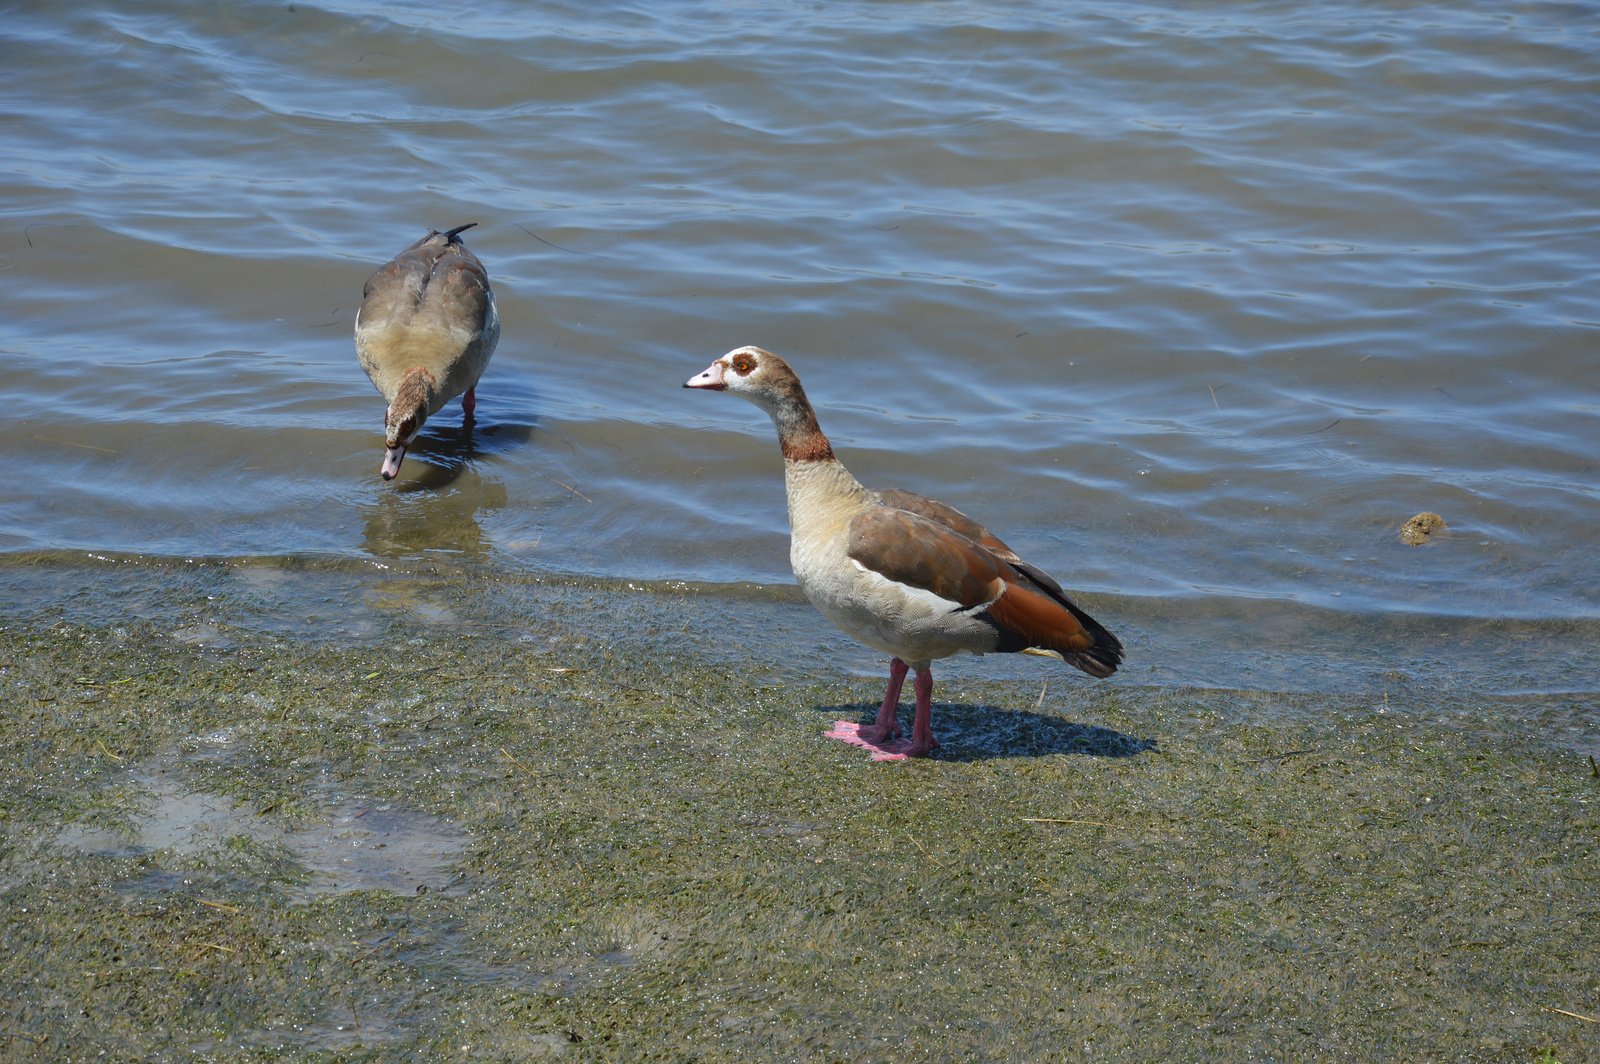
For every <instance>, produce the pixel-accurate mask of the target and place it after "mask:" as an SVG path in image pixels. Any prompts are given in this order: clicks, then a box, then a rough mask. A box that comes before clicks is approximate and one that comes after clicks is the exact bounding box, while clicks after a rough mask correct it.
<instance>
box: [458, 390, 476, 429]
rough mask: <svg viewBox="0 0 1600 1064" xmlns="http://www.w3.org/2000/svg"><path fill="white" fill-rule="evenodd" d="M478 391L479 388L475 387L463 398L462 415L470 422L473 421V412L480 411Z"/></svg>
mask: <svg viewBox="0 0 1600 1064" xmlns="http://www.w3.org/2000/svg"><path fill="white" fill-rule="evenodd" d="M477 391H478V389H477V386H476V385H474V386H473V387H471V388H468V389H467V392H466V394H465V395H463V396H462V397H461V414H462V416H463V417H465V418H466V419H467V420H469V421H470V420H471V419H472V412H473V411H474V410H476V409H478V396H477V394H476V393H477Z"/></svg>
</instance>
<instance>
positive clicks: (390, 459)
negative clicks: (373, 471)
mask: <svg viewBox="0 0 1600 1064" xmlns="http://www.w3.org/2000/svg"><path fill="white" fill-rule="evenodd" d="M405 460H406V445H405V444H403V443H397V444H395V445H394V446H393V447H391V448H389V453H388V454H386V455H384V456H383V469H381V470H380V472H381V473H382V474H383V479H384V480H393V479H394V478H395V477H396V476H398V475H399V473H400V463H401V462H404V461H405Z"/></svg>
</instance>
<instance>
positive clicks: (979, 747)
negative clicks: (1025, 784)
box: [813, 702, 1161, 761]
mask: <svg viewBox="0 0 1600 1064" xmlns="http://www.w3.org/2000/svg"><path fill="white" fill-rule="evenodd" d="M813 708H814V709H815V711H816V712H817V713H818V714H821V715H823V716H825V717H826V719H827V722H828V723H829V724H832V723H833V722H834V721H835V720H853V721H859V722H860V723H862V724H871V723H872V722H873V721H875V720H877V718H878V705H877V703H875V702H855V703H851V704H849V705H842V706H815V707H813ZM911 713H912V707H911V706H909V705H902V706H901V707H900V724H901V726H902V727H903V728H905V729H906V730H907V731H909V730H910V727H911ZM933 734H934V735H935V736H936V737H937V738H938V740H939V749H938V752H937V756H938V759H939V760H941V761H987V760H990V759H992V758H998V757H1044V756H1046V755H1049V754H1082V755H1084V756H1086V757H1135V756H1137V755H1139V754H1143V753H1158V754H1159V753H1160V752H1161V748H1160V747H1159V746H1158V745H1157V744H1156V741H1155V740H1154V739H1136V738H1134V737H1133V736H1131V735H1124V734H1123V733H1122V732H1119V731H1117V730H1116V729H1115V728H1105V727H1102V726H1100V725H1098V724H1079V723H1077V722H1076V721H1070V720H1065V719H1063V718H1061V717H1057V716H1052V715H1050V714H1047V713H1036V712H1034V711H1033V710H1029V709H1002V708H1001V707H999V706H978V705H970V704H966V703H935V704H934V707H933Z"/></svg>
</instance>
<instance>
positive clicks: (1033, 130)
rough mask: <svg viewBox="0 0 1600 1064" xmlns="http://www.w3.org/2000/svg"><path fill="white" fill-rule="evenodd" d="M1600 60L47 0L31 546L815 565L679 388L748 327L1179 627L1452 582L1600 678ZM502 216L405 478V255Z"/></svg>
mask: <svg viewBox="0 0 1600 1064" xmlns="http://www.w3.org/2000/svg"><path fill="white" fill-rule="evenodd" d="M1597 64H1600V19H1596V18H1595V12H1594V9H1593V7H1592V6H1590V5H1583V4H1559V3H1501V4H1484V3H1473V2H1467V3H1455V4H1450V5H1442V4H1435V5H1422V4H1409V3H1388V4H1377V3H1349V4H1341V5H1336V6H1333V7H1328V6H1323V7H1318V6H1316V5H1311V6H1308V5H1305V4H1300V3H1287V2H1277V3H1247V4H1237V5H1228V6H1226V7H1225V8H1219V9H1216V11H1215V12H1210V11H1207V10H1205V9H1203V8H1201V7H1198V6H1194V5H1178V4H1169V5H1159V6H1158V5H1147V4H1122V3H1094V4H1081V5H1067V4H1046V3H993V4H985V3H965V2H960V0H952V2H946V3H922V2H899V3H893V2H881V0H875V2H870V3H865V2H863V3H850V2H842V3H830V4H825V5H823V4H796V3H771V2H755V0H752V2H746V3H673V2H658V3H650V4H636V5H596V4H577V3H568V4H544V5H538V6H537V7H535V8H529V7H528V6H527V5H523V4H516V3H505V2H496V0H488V2H485V3H480V4H476V5H473V7H472V8H471V10H470V11H466V12H463V13H459V14H458V13H454V12H450V13H444V14H441V13H440V9H438V8H437V7H436V5H424V4H419V3H393V2H385V3H382V4H378V3H367V2H361V0H347V2H337V0H336V2H328V3H301V2H298V0H297V2H295V3H281V2H280V3H272V4H266V3H237V4H226V5H204V6H200V5H192V4H177V3H171V2H168V0H140V2H137V3H135V2H131V0H128V2H114V3H105V2H89V3H83V4H72V5H64V4H59V3H22V4H18V5H12V6H11V7H10V8H9V10H8V14H7V16H6V18H5V19H4V22H3V24H0V98H3V107H4V111H5V114H6V116H7V117H6V120H5V122H4V123H3V124H0V145H3V147H4V150H5V164H4V166H0V364H3V366H4V370H5V372H4V376H3V378H0V401H3V402H4V405H5V409H6V411H7V416H6V417H5V418H4V420H3V422H0V457H3V459H4V462H5V469H6V473H7V480H8V484H7V490H6V491H5V492H4V494H3V496H0V551H4V552H9V553H11V554H12V555H14V556H24V555H25V556H28V557H35V556H39V555H43V556H45V557H49V558H53V559H56V560H57V561H61V560H70V559H73V558H82V557H83V556H85V555H87V554H91V553H98V554H112V555H120V556H134V557H138V558H141V559H150V558H183V557H196V556H204V557H207V558H213V559H216V558H222V559H228V558H247V557H248V558H254V559H263V558H285V559H299V560H302V561H304V560H305V559H308V558H309V559H313V560H322V561H326V562H329V563H339V564H346V563H350V564H360V563H363V562H366V563H371V564H374V565H383V566H389V567H391V570H392V569H394V568H396V567H398V568H401V569H403V568H404V567H406V566H408V565H413V566H414V565H419V564H428V565H431V566H439V565H449V564H458V563H459V564H462V565H466V566H469V567H470V568H471V569H472V570H473V571H474V572H479V573H488V574H489V575H490V576H491V577H492V576H493V574H495V573H501V574H505V575H506V576H507V577H508V578H509V577H511V576H516V577H518V578H525V577H527V576H528V575H529V574H545V575H562V576H568V577H575V578H582V579H595V580H615V579H621V580H643V581H682V582H683V583H684V586H689V587H698V588H705V589H708V590H717V589H721V588H723V586H724V585H745V584H759V585H772V584H790V583H792V577H791V575H790V574H789V570H788V556H787V523H786V514H785V509H784V501H783V491H782V483H781V462H780V459H779V456H778V451H777V446H776V443H775V441H774V438H773V434H772V429H771V426H770V423H768V422H767V421H766V419H765V416H764V415H762V414H761V413H760V412H759V411H758V410H757V409H756V408H754V407H752V406H750V405H748V404H745V403H742V402H740V401H738V400H735V399H731V398H728V397H726V396H719V395H714V394H706V393H699V392H686V391H683V390H682V389H681V387H680V385H681V384H682V382H683V381H684V380H685V379H686V378H688V377H689V376H691V375H692V374H694V373H697V372H699V371H700V370H701V369H703V368H704V367H705V366H706V365H707V364H708V363H709V362H710V361H711V359H712V358H714V357H715V356H717V355H719V354H721V353H723V352H725V351H727V350H728V349H730V348H732V347H735V346H738V345H741V344H747V343H752V344H759V345H761V346H764V347H767V348H770V349H771V350H773V351H776V352H778V353H779V354H782V355H783V356H785V357H786V358H788V359H789V360H790V361H791V363H792V364H793V365H794V366H795V367H796V369H797V370H798V372H799V373H800V375H801V377H802V378H803V380H804V381H805V383H806V386H807V388H808V391H809V392H810V395H811V397H812V399H813V401H814V402H815V403H816V405H817V407H818V413H819V417H820V419H821V421H822V425H823V428H824V430H825V431H826V432H828V434H829V435H830V437H831V438H832V440H833V442H834V445H835V448H836V450H837V451H838V452H839V454H840V456H841V457H842V458H843V460H844V461H845V463H846V464H847V465H849V466H850V468H851V469H852V470H853V471H854V472H855V473H856V474H857V475H858V476H859V477H860V478H861V479H862V480H863V481H865V482H866V483H868V484H869V485H872V486H881V487H903V488H908V489H911V490H914V491H919V492H923V493H926V494H929V495H933V496H935V497H937V498H940V499H942V500H944V501H946V502H948V503H951V504H952V505H955V506H957V507H959V508H961V509H963V510H965V511H967V512H968V513H970V514H972V515H973V516H975V517H977V518H978V519H979V520H981V521H983V522H984V523H985V524H987V525H988V526H989V527H990V528H992V529H993V530H995V531H996V532H997V533H998V534H1000V535H1001V536H1002V537H1003V538H1005V539H1006V540H1008V541H1009V542H1010V543H1011V544H1012V546H1014V547H1015V548H1017V549H1018V550H1019V552H1020V553H1022V554H1023V555H1024V556H1025V557H1028V558H1030V560H1033V561H1035V562H1037V563H1038V564H1040V565H1041V566H1042V567H1044V568H1045V569H1047V570H1049V571H1051V572H1053V573H1054V574H1056V575H1057V576H1058V577H1059V578H1060V579H1061V581H1062V583H1063V584H1064V585H1066V586H1067V587H1069V588H1075V589H1079V590H1080V591H1081V592H1083V593H1084V597H1085V600H1086V602H1087V603H1089V604H1090V605H1091V606H1092V607H1093V609H1094V612H1095V613H1096V614H1097V615H1099V616H1101V618H1102V619H1103V620H1104V621H1106V623H1107V624H1108V626H1109V627H1111V628H1112V629H1113V630H1117V631H1132V632H1134V633H1141V632H1143V633H1147V635H1146V636H1145V637H1141V638H1135V639H1133V640H1132V642H1131V646H1132V647H1133V649H1134V650H1135V652H1136V655H1137V656H1138V657H1141V658H1143V659H1144V660H1146V661H1155V662H1160V661H1171V660H1175V658H1180V657H1184V656H1187V657H1188V658H1190V659H1194V660H1212V661H1213V663H1214V661H1215V659H1216V657H1217V656H1218V655H1222V656H1223V657H1225V658H1227V659H1228V660H1231V661H1235V662H1248V661H1249V660H1250V658H1251V656H1252V653H1253V652H1254V650H1255V648H1256V646H1257V636H1256V635H1253V634H1251V633H1252V631H1254V632H1255V633H1258V634H1259V643H1260V644H1261V645H1271V646H1273V647H1275V648H1276V651H1277V652H1281V653H1289V654H1291V655H1292V654H1294V653H1298V652H1302V651H1303V660H1304V661H1305V662H1307V663H1310V662H1312V661H1314V660H1319V659H1323V658H1327V657H1329V656H1333V657H1337V656H1338V654H1339V649H1338V647H1339V644H1340V642H1341V641H1342V640H1349V641H1351V642H1360V641H1361V637H1360V635H1359V633H1361V632H1362V631H1373V632H1378V631H1382V632H1388V631H1391V629H1390V628H1386V627H1384V626H1385V625H1392V624H1393V623H1396V622H1395V621H1394V619H1395V618H1411V619H1413V621H1415V623H1424V622H1425V623H1426V624H1431V625H1434V626H1435V628H1433V629H1430V630H1431V631H1444V632H1447V633H1448V632H1449V631H1459V632H1463V633H1473V635H1472V638H1473V639H1474V640H1476V642H1475V643H1474V644H1473V645H1474V646H1475V647H1477V648H1478V651H1475V652H1474V653H1476V654H1477V658H1478V660H1479V661H1480V662H1481V663H1482V668H1483V675H1484V676H1485V677H1486V680H1485V683H1486V684H1487V685H1488V686H1496V682H1495V681H1494V679H1493V677H1494V674H1495V665H1494V659H1495V655H1496V653H1497V651H1496V650H1495V648H1496V646H1497V645H1498V644H1500V643H1503V642H1504V641H1505V640H1506V639H1508V638H1510V637H1509V636H1508V635H1507V632H1509V631H1511V629H1509V628H1507V627H1505V626H1508V625H1509V626H1513V627H1514V628H1516V637H1517V638H1519V639H1522V640H1524V641H1526V640H1529V639H1534V640H1535V641H1537V639H1542V638H1544V637H1545V636H1546V635H1549V634H1550V633H1557V634H1559V635H1560V638H1561V639H1562V640H1565V642H1562V643H1560V644H1559V646H1557V644H1550V645H1551V646H1552V647H1556V649H1555V650H1553V651H1552V652H1550V653H1548V654H1546V655H1545V656H1544V657H1543V658H1540V659H1539V660H1540V661H1543V662H1545V664H1542V665H1539V666H1537V667H1530V668H1531V671H1529V670H1525V671H1524V673H1522V674H1519V676H1518V678H1517V679H1516V680H1515V682H1511V681H1505V682H1502V683H1499V684H1498V686H1500V687H1504V688H1515V689H1518V690H1522V689H1560V690H1583V691H1593V690H1595V689H1596V688H1597V686H1600V684H1597V683H1596V681H1595V680H1594V675H1595V670H1592V669H1590V668H1589V666H1590V665H1592V664H1593V663H1594V661H1595V657H1594V653H1593V650H1592V648H1593V647H1594V645H1595V643H1596V641H1597V640H1596V638H1595V637H1596V635H1597V633H1600V550H1597V549H1596V546H1597V542H1596V540H1597V535H1596V529H1597V528H1600V467H1597V452H1600V373H1597V366H1600V359H1597V357H1596V356H1597V354H1600V307H1597V306H1596V299H1595V294H1596V288H1595V282H1596V276H1597V269H1596V249H1597V247H1600V233H1597V230H1600V185H1597V183H1596V160H1597V159H1600V102H1597V101H1600V95H1597V92H1596V90H1597V88H1600V73H1597V71H1600V65H1597ZM466 222H477V223H479V227H478V228H476V229H474V230H471V231H470V232H469V233H467V234H466V239H467V241H468V243H469V244H470V246H471V247H472V248H473V249H474V250H475V251H476V252H477V254H478V255H479V256H480V257H481V258H482V260H483V262H484V264H485V266H486V267H487V269H488V270H489V273H490V276H491V279H492V282H493V284H494V287H495V291H496V293H497V297H498V300H499V306H500V313H501V317H502V322H503V335H502V339H501V343H500V346H499V349H498V351H497V352H496V354H495V356H494V362H493V364H492V365H491V367H490V369H489V372H488V374H487V375H486V376H485V378H484V380H483V381H482V383H481V384H480V386H479V388H478V398H479V409H478V424H477V427H476V429H475V431H474V432H473V434H472V435H471V436H470V438H463V436H462V434H461V431H460V412H459V407H458V406H455V405H452V406H451V407H450V408H448V409H447V410H446V411H444V412H442V413H441V414H440V415H438V416H437V417H436V418H435V419H434V420H433V421H432V422H430V424H429V427H428V429H427V432H426V435H425V438H424V440H423V441H422V443H421V444H420V445H419V446H418V447H416V448H415V449H414V450H413V451H412V453H411V456H410V457H409V458H408V459H407V461H406V465H405V469H404V471H403V473H402V475H401V477H400V479H398V480H397V481H395V482H394V483H391V484H386V483H384V482H383V481H382V480H381V479H380V478H379V476H378V467H379V463H380V460H381V458H382V454H383V447H382V415H383V403H382V400H381V399H380V398H379V397H378V395H377V393H376V392H375V391H374V390H373V389H372V387H371V385H370V384H369V383H368V381H367V380H366V377H365V376H364V375H363V373H362V372H361V370H360V368H359V366H358V365H357V363H356V359H355V354H354V348H353V344H352V339H351V330H352V325H353V318H354V314H355V309H356V307H357V305H358V302H359V300H360V297H361V290H362V285H363V284H364V283H365V281H366V279H367V277H368V276H369V275H370V274H371V272H372V271H373V270H374V269H375V268H376V267H377V266H378V265H379V264H381V263H382V262H383V261H384V260H386V259H387V258H389V257H390V256H391V255H393V254H394V253H395V252H397V251H399V250H400V249H401V248H403V247H404V246H406V245H407V244H409V243H410V242H411V241H413V240H415V239H416V238H417V237H419V236H421V235H422V234H423V232H424V231H425V229H426V228H427V227H430V226H431V227H434V228H438V229H444V228H447V227H451V226H456V225H460V224H464V223H466ZM1420 511H1433V512H1436V513H1438V514H1440V515H1441V516H1442V517H1443V518H1444V520H1445V522H1446V525H1447V528H1446V529H1445V530H1443V531H1441V532H1438V533H1436V534H1435V535H1434V536H1433V537H1432V538H1431V540H1430V541H1429V542H1427V543H1425V544H1424V545H1422V546H1416V547H1413V546H1408V545H1406V544H1404V543H1402V542H1401V541H1400V539H1399V537H1398V533H1399V531H1400V528H1401V525H1402V524H1403V523H1404V522H1405V521H1406V519H1407V518H1409V517H1411V516H1412V515H1413V514H1416V513H1418V512H1420ZM1291 615H1292V616H1293V617H1294V618H1295V620H1294V621H1293V623H1292V624H1290V623H1286V622H1284V620H1283V618H1284V617H1286V616H1291ZM1174 617H1179V618H1180V619H1183V623H1182V624H1177V623H1168V622H1171V619H1172V618H1174ZM1419 618H1420V619H1421V620H1417V619H1419ZM1369 622H1370V624H1371V627H1366V626H1367V625H1368V624H1369ZM816 623H817V624H819V625H821V624H824V623H825V622H822V621H821V620H820V619H818V620H817V622H816ZM1407 623H1412V622H1411V621H1408V622H1407ZM1451 624H1454V625H1457V626H1458V627H1457V628H1456V629H1450V628H1449V627H1448V626H1449V625H1451ZM1438 625H1445V626H1446V627H1445V628H1442V629H1441V628H1438V627H1437V626H1438ZM1496 626H1499V627H1496ZM1516 626H1522V627H1516ZM1286 632H1292V634H1291V635H1286V634H1285V633H1286ZM1241 633H1243V634H1241ZM1385 638H1387V636H1386V637H1385ZM1552 638H1554V636H1552ZM1438 642H1439V645H1440V646H1445V645H1448V644H1450V638H1448V636H1439V637H1438ZM1179 644H1181V649H1180V648H1179ZM1297 648H1298V649H1297ZM1308 648H1309V649H1308ZM1318 648H1320V649H1318ZM1573 648H1577V649H1573ZM1363 652H1364V653H1367V654H1368V655H1378V656H1381V655H1382V653H1383V649H1382V647H1373V646H1370V645H1368V646H1366V647H1365V648H1364V651H1363ZM1573 653H1577V654H1579V657H1580V658H1581V659H1582V667H1581V668H1578V670H1577V672H1578V675H1574V660H1575V659H1574V658H1573V656H1572V655H1573ZM1585 653H1587V654H1588V655H1589V656H1588V657H1587V658H1582V655H1583V654H1585ZM1558 666H1559V667H1558ZM1169 671H1170V670H1169ZM1222 671H1224V672H1225V671H1226V670H1222ZM1294 671H1295V668H1294V667H1293V666H1292V665H1288V666H1284V667H1283V669H1282V674H1283V675H1285V676H1288V675H1292V674H1293V673H1294ZM1183 678H1184V677H1183V676H1182V675H1172V676H1170V677H1169V679H1171V680H1172V681H1174V682H1179V681H1181V680H1182V679H1183Z"/></svg>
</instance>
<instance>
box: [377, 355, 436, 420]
mask: <svg viewBox="0 0 1600 1064" xmlns="http://www.w3.org/2000/svg"><path fill="white" fill-rule="evenodd" d="M436 383H437V382H436V381H435V380H434V378H433V374H431V373H429V372H428V371H427V370H425V369H423V368H422V367H421V366H413V367H412V368H411V369H410V370H409V371H408V372H407V373H406V375H405V378H404V379H403V380H402V381H401V382H400V387H399V388H398V389H397V390H396V391H395V393H394V402H392V403H390V404H389V407H390V409H391V410H393V411H394V412H395V413H396V414H398V415H399V416H401V417H405V416H406V415H407V414H409V413H411V412H412V411H413V410H422V411H424V412H426V411H427V409H428V393H429V392H431V391H433V388H434V385H435V384H436Z"/></svg>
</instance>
